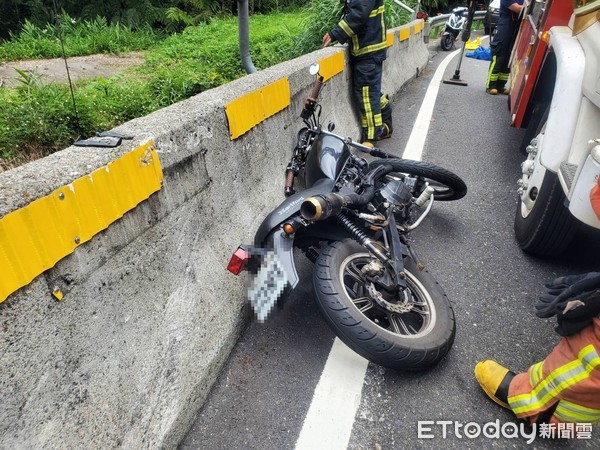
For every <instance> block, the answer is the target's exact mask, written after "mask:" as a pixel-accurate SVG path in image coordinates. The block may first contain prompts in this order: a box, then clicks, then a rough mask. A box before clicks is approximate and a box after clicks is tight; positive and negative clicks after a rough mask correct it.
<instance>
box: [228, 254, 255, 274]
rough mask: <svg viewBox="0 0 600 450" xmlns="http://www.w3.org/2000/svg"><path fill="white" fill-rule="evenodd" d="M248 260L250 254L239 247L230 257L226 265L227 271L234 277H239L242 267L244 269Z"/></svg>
mask: <svg viewBox="0 0 600 450" xmlns="http://www.w3.org/2000/svg"><path fill="white" fill-rule="evenodd" d="M249 259H250V254H249V253H248V252H247V251H246V250H244V249H243V248H242V247H239V248H238V249H237V250H236V251H235V252H234V254H233V255H231V259H230V260H229V264H227V270H229V271H230V272H231V273H232V274H234V275H239V274H240V272H241V271H242V270H244V267H246V263H247V262H248V260H249Z"/></svg>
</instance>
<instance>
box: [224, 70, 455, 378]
mask: <svg viewBox="0 0 600 450" xmlns="http://www.w3.org/2000/svg"><path fill="white" fill-rule="evenodd" d="M318 72H319V67H318V65H316V64H313V66H311V75H316V81H315V85H314V87H313V89H312V92H311V95H310V97H309V98H308V99H307V100H306V102H305V105H304V109H303V111H302V113H301V118H302V120H303V122H304V124H305V125H306V126H305V127H304V128H302V129H301V130H300V132H299V133H298V141H297V144H296V147H295V148H294V151H293V155H292V158H291V161H290V163H289V165H288V167H287V169H286V181H285V195H286V196H287V199H286V200H285V201H284V202H283V203H281V204H280V205H279V206H278V207H277V208H275V210H273V212H271V213H270V214H269V215H268V216H267V217H266V218H265V219H264V221H263V222H262V224H261V225H260V227H259V228H258V231H257V232H256V235H255V238H254V245H241V246H240V247H239V248H238V249H237V250H236V251H235V252H234V254H233V256H232V258H231V260H230V262H229V265H228V267H227V269H228V270H229V271H230V272H232V273H234V274H236V275H237V274H239V273H240V272H241V271H242V270H249V271H250V272H252V273H253V277H252V278H253V281H252V284H251V286H250V288H249V290H248V297H249V300H250V303H251V305H252V308H253V309H254V312H255V314H256V316H257V318H258V320H259V321H264V320H265V319H266V318H267V316H268V314H269V313H270V312H271V310H272V309H273V307H274V306H275V305H276V304H277V302H278V301H282V298H283V296H284V294H285V292H286V291H287V290H288V289H293V288H294V287H295V286H296V285H297V284H298V281H299V278H298V274H297V272H296V268H295V263H294V254H293V249H294V248H299V249H301V250H302V251H303V252H304V254H305V255H306V256H307V257H308V258H309V259H310V260H311V261H312V262H313V263H314V269H313V285H314V293H315V300H316V302H317V305H318V307H319V309H320V312H321V313H322V315H323V317H324V318H325V320H326V321H327V323H328V325H329V326H330V328H331V329H332V330H333V332H334V333H335V334H336V335H337V336H338V337H339V338H340V339H341V340H342V341H343V342H344V343H345V344H346V345H348V346H349V347H350V348H352V349H353V350H354V351H355V352H357V353H358V354H360V355H362V356H363V357H365V358H367V359H368V360H370V361H372V362H374V363H376V364H379V365H382V366H385V367H389V368H393V369H398V370H402V369H423V368H426V367H428V366H431V365H433V364H435V363H437V362H438V361H439V360H440V359H442V358H443V357H444V356H445V355H446V353H447V352H448V351H449V350H450V347H451V346H452V343H453V341H454V334H455V321H454V313H453V311H452V307H451V305H450V302H449V300H448V297H447V296H446V294H445V293H444V291H443V290H442V288H441V287H440V286H439V284H438V283H437V282H436V281H435V279H434V278H433V276H432V275H431V274H430V273H429V272H428V271H427V270H426V269H425V268H424V266H423V265H422V264H421V263H420V262H419V261H418V259H417V256H416V254H415V252H414V250H413V248H412V246H411V244H410V243H409V240H408V235H409V233H410V231H412V230H414V229H415V228H416V227H417V226H419V224H420V223H421V222H422V221H423V219H424V218H425V217H426V216H427V214H428V213H429V211H430V210H431V208H432V206H433V203H434V199H435V200H439V201H450V200H458V199H460V198H462V197H463V196H464V195H465V194H466V192H467V186H466V185H465V183H464V182H463V181H462V179H461V178H460V177H458V176H457V175H455V174H454V173H452V172H450V171H448V170H446V169H443V168H441V167H437V166H435V165H433V164H429V163H426V162H420V161H412V160H407V159H402V158H396V157H393V156H392V155H390V154H388V153H385V152H383V151H381V150H379V149H377V148H370V147H366V146H363V145H361V144H359V143H357V142H353V141H352V140H351V139H350V138H344V137H342V136H339V135H336V134H334V133H333V130H334V125H333V124H331V123H330V124H329V126H328V127H327V130H325V129H323V128H322V126H321V124H320V116H321V105H320V104H319V103H318V102H317V99H318V97H319V93H320V91H321V88H322V86H323V77H322V76H320V75H319V73H318ZM351 149H354V150H355V151H357V152H355V153H358V152H363V153H366V154H369V155H371V157H374V158H369V159H370V160H367V159H365V158H364V157H361V156H359V155H358V154H355V153H353V152H351ZM301 172H303V178H304V185H305V188H304V190H301V191H299V192H295V190H294V180H295V178H296V176H298V175H299V174H300V173H301Z"/></svg>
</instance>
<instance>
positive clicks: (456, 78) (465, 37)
mask: <svg viewBox="0 0 600 450" xmlns="http://www.w3.org/2000/svg"><path fill="white" fill-rule="evenodd" d="M474 15H475V0H469V12H468V14H467V20H466V22H465V26H464V28H463V32H462V41H463V46H462V49H461V51H460V57H459V58H458V65H457V66H456V71H455V72H454V75H453V76H452V78H450V79H449V80H443V82H444V83H447V84H456V85H459V86H467V82H466V81H464V80H461V79H460V66H461V64H462V60H463V55H464V54H465V47H466V46H467V42H468V41H469V39H470V38H471V25H472V23H473V16H474Z"/></svg>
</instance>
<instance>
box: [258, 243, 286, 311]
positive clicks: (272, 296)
mask: <svg viewBox="0 0 600 450" xmlns="http://www.w3.org/2000/svg"><path fill="white" fill-rule="evenodd" d="M287 284H288V276H287V274H286V272H285V269H284V268H283V265H282V264H281V262H280V261H279V258H277V255H276V254H275V253H274V252H268V253H267V254H266V256H265V257H264V258H263V260H262V263H261V265H260V269H259V271H258V273H257V274H256V275H252V283H251V284H250V287H249V288H248V300H250V304H251V305H252V309H253V310H254V313H255V314H256V318H257V319H258V321H259V322H264V321H265V320H266V318H267V317H268V316H269V314H270V312H271V311H272V310H273V308H274V307H275V305H276V304H277V301H278V300H279V298H280V297H281V295H282V294H283V291H284V290H285V287H286V286H287Z"/></svg>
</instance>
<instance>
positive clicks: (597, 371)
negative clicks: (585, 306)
mask: <svg viewBox="0 0 600 450" xmlns="http://www.w3.org/2000/svg"><path fill="white" fill-rule="evenodd" d="M599 353H600V317H596V318H594V322H593V324H592V325H590V326H588V327H586V328H584V329H583V330H581V331H580V332H579V333H576V334H574V335H571V336H567V337H565V338H563V339H562V340H561V341H560V342H559V343H558V345H557V346H556V347H555V348H554V350H552V352H551V353H550V354H549V355H548V357H547V358H546V359H545V360H544V361H542V362H539V363H537V364H534V365H533V366H531V367H530V368H529V371H528V372H527V373H521V374H518V375H516V376H515V378H513V380H512V381H511V383H510V387H509V392H508V403H509V404H510V407H511V409H512V410H513V412H514V413H515V414H516V415H517V417H519V418H525V417H527V418H529V419H530V420H531V421H532V422H534V421H536V420H537V418H538V417H539V416H540V415H542V414H543V413H544V412H545V411H548V410H551V409H552V408H555V409H554V412H553V414H552V417H551V418H550V421H551V422H579V423H597V422H598V421H600V354H599Z"/></svg>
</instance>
